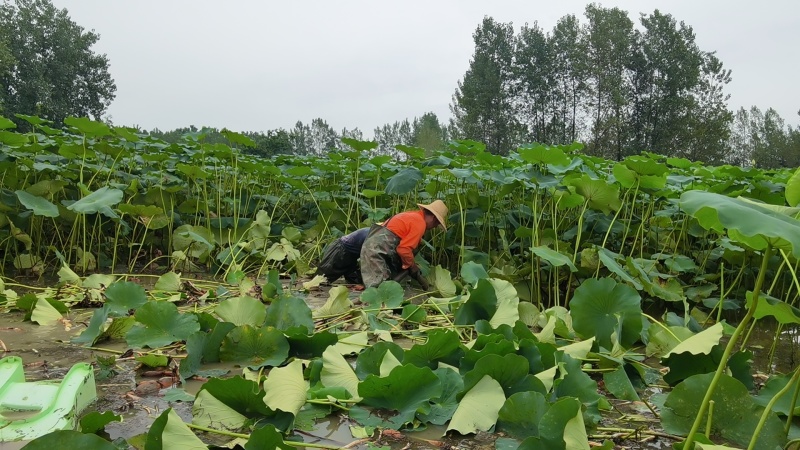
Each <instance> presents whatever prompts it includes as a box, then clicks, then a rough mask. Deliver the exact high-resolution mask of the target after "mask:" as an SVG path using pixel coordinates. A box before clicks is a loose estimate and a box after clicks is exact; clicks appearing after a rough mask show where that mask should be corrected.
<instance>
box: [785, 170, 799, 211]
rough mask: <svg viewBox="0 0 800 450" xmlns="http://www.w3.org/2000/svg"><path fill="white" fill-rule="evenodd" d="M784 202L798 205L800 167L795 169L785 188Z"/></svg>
mask: <svg viewBox="0 0 800 450" xmlns="http://www.w3.org/2000/svg"><path fill="white" fill-rule="evenodd" d="M784 192H785V195H786V203H788V204H789V206H792V207H794V206H800V168H799V169H797V170H795V171H794V173H793V174H792V176H791V177H790V178H789V181H787V182H786V188H785V191H784Z"/></svg>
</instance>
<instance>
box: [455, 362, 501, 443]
mask: <svg viewBox="0 0 800 450" xmlns="http://www.w3.org/2000/svg"><path fill="white" fill-rule="evenodd" d="M505 401H506V396H505V393H504V392H503V388H502V386H500V383H498V382H497V381H496V380H495V379H494V378H492V377H490V376H489V375H484V376H483V378H481V379H480V381H478V382H477V383H476V384H475V385H474V386H473V387H472V389H470V390H469V391H468V392H467V393H466V394H465V395H464V397H463V398H462V399H461V402H460V403H459V404H458V408H456V411H455V413H454V414H453V418H452V419H451V420H450V424H449V425H448V426H447V431H450V430H455V431H458V432H459V433H461V434H462V435H467V434H472V433H477V432H478V431H489V430H490V429H491V428H492V427H493V426H494V425H495V424H496V423H497V417H498V414H499V412H500V408H502V407H503V404H504V403H505Z"/></svg>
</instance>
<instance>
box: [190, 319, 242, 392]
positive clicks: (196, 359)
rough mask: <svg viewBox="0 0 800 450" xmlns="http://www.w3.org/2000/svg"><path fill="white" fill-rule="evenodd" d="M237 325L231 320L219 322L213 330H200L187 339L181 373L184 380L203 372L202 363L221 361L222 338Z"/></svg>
mask: <svg viewBox="0 0 800 450" xmlns="http://www.w3.org/2000/svg"><path fill="white" fill-rule="evenodd" d="M234 328H236V326H235V325H234V324H232V323H230V322H218V323H217V324H216V325H215V326H214V328H213V329H212V330H211V332H205V331H198V332H196V333H192V335H191V336H189V337H188V338H187V339H186V358H183V359H182V360H181V363H180V367H179V373H180V376H181V379H182V380H185V379H188V378H189V377H191V376H193V375H198V374H202V372H201V370H200V367H201V365H202V363H204V362H205V363H214V362H219V351H220V346H221V345H222V340H223V339H225V336H227V334H228V332H230V331H231V330H232V329H234Z"/></svg>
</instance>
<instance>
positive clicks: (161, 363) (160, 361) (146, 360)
mask: <svg viewBox="0 0 800 450" xmlns="http://www.w3.org/2000/svg"><path fill="white" fill-rule="evenodd" d="M134 359H135V360H136V361H138V362H140V363H142V364H144V365H145V366H147V367H153V368H157V367H167V363H168V362H169V358H168V357H167V355H160V354H155V353H146V354H143V355H139V356H136V357H135V358H134Z"/></svg>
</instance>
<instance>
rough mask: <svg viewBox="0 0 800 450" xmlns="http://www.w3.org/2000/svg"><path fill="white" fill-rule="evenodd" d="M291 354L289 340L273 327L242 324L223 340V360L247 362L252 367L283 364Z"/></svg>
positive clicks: (220, 353) (221, 354) (220, 354)
mask: <svg viewBox="0 0 800 450" xmlns="http://www.w3.org/2000/svg"><path fill="white" fill-rule="evenodd" d="M288 356H289V341H287V340H286V337H285V336H284V335H283V333H281V331H280V330H277V329H275V328H273V327H261V328H255V327H252V326H250V325H241V326H238V327H236V328H234V329H233V330H231V331H230V332H229V333H228V334H227V335H226V336H225V339H223V340H222V347H221V348H220V351H219V358H220V360H222V361H233V362H241V363H247V364H248V366H249V367H250V368H258V367H265V366H272V367H276V366H279V365H281V364H282V363H283V362H284V361H286V358H287V357H288Z"/></svg>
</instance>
